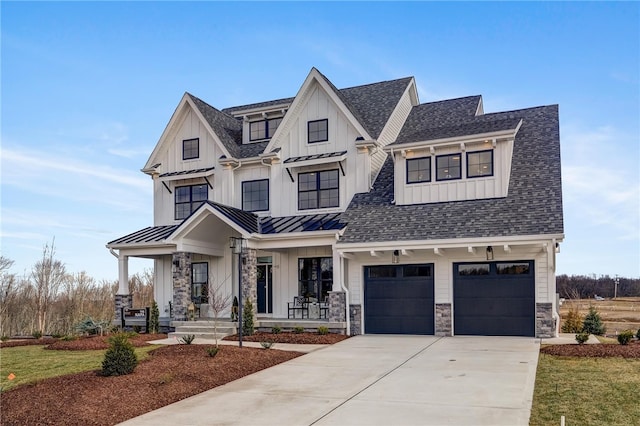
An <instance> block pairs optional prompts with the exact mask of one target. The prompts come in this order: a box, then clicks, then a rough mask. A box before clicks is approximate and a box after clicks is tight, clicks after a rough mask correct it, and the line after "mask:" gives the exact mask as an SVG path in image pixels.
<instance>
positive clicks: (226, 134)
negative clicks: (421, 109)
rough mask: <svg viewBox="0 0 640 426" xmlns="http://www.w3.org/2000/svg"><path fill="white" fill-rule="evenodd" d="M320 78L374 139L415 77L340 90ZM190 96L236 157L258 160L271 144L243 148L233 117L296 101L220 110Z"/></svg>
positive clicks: (250, 145) (265, 143)
mask: <svg viewBox="0 0 640 426" xmlns="http://www.w3.org/2000/svg"><path fill="white" fill-rule="evenodd" d="M320 75H321V76H322V77H323V78H324V79H325V81H326V82H327V84H329V86H330V87H331V88H332V89H333V90H335V92H336V94H337V95H338V97H339V98H340V100H341V101H342V102H343V103H344V104H345V105H346V107H347V108H348V109H349V111H350V112H351V113H352V114H353V115H354V117H355V118H356V120H358V122H360V124H361V125H362V126H363V127H364V128H365V129H366V130H367V132H368V133H369V134H370V135H371V137H373V138H378V136H380V132H382V129H383V128H384V125H385V124H386V122H387V120H388V119H389V117H390V116H391V113H392V112H393V110H394V108H395V106H396V105H397V103H398V101H399V100H400V97H401V96H402V94H403V93H404V91H405V90H406V88H407V86H408V85H409V83H410V82H411V78H412V77H406V78H401V79H398V80H390V81H382V82H379V83H372V84H366V85H363V86H355V87H350V88H346V89H337V88H336V87H335V86H334V85H333V83H331V81H329V79H327V78H326V77H325V76H324V75H322V73H320ZM189 96H191V98H192V99H193V101H194V103H195V104H196V106H197V107H198V110H199V111H200V113H201V114H202V115H203V116H204V118H205V119H206V120H207V122H208V123H209V125H210V126H211V128H212V129H213V131H214V132H215V133H216V134H217V135H218V136H219V137H220V139H221V141H222V143H223V144H224V146H225V147H226V148H227V150H228V151H229V153H230V154H231V155H232V156H233V157H234V158H250V157H257V156H258V155H259V154H262V153H263V152H264V149H265V148H266V147H267V145H268V144H269V142H268V141H265V142H259V143H252V144H244V145H243V144H242V121H241V120H240V119H236V118H234V117H233V116H232V115H231V114H234V113H236V112H239V111H243V110H247V109H253V108H262V107H269V106H276V105H283V104H289V105H290V104H291V103H292V102H293V100H294V98H282V99H277V100H273V101H267V102H258V103H253V104H247V105H241V106H234V107H229V108H224V109H222V110H218V109H216V108H214V107H212V106H211V105H209V104H208V103H206V102H204V101H203V100H201V99H199V98H197V97H196V96H193V95H191V94H189Z"/></svg>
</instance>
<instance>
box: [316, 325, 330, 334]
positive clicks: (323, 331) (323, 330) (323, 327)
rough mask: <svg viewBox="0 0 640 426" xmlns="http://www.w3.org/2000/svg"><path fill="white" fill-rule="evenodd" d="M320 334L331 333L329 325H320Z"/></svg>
mask: <svg viewBox="0 0 640 426" xmlns="http://www.w3.org/2000/svg"><path fill="white" fill-rule="evenodd" d="M318 334H320V335H325V334H329V327H325V326H324V325H321V326H320V327H318Z"/></svg>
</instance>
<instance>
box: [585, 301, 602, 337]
mask: <svg viewBox="0 0 640 426" xmlns="http://www.w3.org/2000/svg"><path fill="white" fill-rule="evenodd" d="M605 331H607V328H606V327H605V326H604V323H603V322H602V319H601V318H600V314H599V313H598V311H597V310H596V308H594V307H593V306H590V307H589V313H588V314H587V316H585V317H584V322H583V323H582V332H583V333H588V334H595V335H597V336H602V335H604V333H605Z"/></svg>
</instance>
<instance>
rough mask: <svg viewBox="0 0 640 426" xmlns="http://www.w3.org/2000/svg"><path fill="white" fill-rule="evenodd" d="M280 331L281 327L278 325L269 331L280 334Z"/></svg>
mask: <svg viewBox="0 0 640 426" xmlns="http://www.w3.org/2000/svg"><path fill="white" fill-rule="evenodd" d="M281 331H282V328H280V327H278V326H277V325H276V326H275V327H273V328H271V333H273V334H280V332H281Z"/></svg>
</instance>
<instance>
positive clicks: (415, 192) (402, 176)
mask: <svg viewBox="0 0 640 426" xmlns="http://www.w3.org/2000/svg"><path fill="white" fill-rule="evenodd" d="M487 149H491V145H488V146H487V145H486V144H476V145H469V146H468V147H467V149H466V151H465V152H461V151H460V148H459V146H448V147H445V148H438V149H437V150H436V153H435V155H431V154H430V153H429V151H428V150H426V149H421V150H407V151H405V157H403V156H402V155H401V152H400V151H394V156H395V170H394V178H395V183H394V185H395V191H396V193H395V195H396V204H398V205H404V204H423V203H440V202H445V201H462V200H476V199H485V198H498V197H506V196H507V191H508V188H509V175H510V169H511V150H512V143H509V142H499V143H498V144H497V146H496V148H495V149H494V150H493V176H489V177H478V178H466V171H467V153H470V152H474V151H485V150H487ZM456 153H460V154H461V176H462V179H457V180H450V181H437V180H436V157H437V156H439V155H446V154H456ZM421 157H430V158H431V182H424V183H411V184H408V183H407V171H406V166H407V159H411V158H421Z"/></svg>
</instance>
